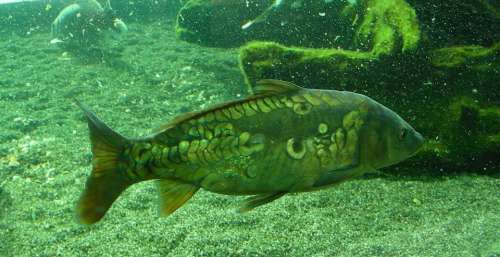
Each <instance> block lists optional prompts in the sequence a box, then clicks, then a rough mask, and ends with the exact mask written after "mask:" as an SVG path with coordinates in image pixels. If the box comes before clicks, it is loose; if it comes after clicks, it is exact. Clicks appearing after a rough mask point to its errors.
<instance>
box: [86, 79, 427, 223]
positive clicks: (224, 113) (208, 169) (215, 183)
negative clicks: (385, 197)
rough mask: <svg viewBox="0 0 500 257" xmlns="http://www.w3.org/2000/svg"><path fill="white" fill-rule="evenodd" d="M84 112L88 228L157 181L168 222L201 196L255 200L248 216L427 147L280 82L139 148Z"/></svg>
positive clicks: (370, 117)
mask: <svg viewBox="0 0 500 257" xmlns="http://www.w3.org/2000/svg"><path fill="white" fill-rule="evenodd" d="M81 107H82V109H84V112H85V114H86V116H87V119H88V123H89V128H90V137H91V141H92V151H93V155H94V161H93V171H92V174H91V176H90V177H89V179H88V181H87V187H86V189H85V191H84V193H83V194H82V197H81V199H80V202H79V204H78V208H77V211H78V214H79V216H80V218H81V220H82V221H83V222H84V223H94V222H96V221H98V220H99V219H100V218H101V217H102V216H103V215H104V213H105V212H106V210H107V209H108V208H109V207H110V205H111V204H112V202H113V201H114V200H115V199H116V198H117V197H118V196H119V194H120V193H121V192H122V191H123V190H125V189H126V188H127V187H128V186H129V185H132V184H134V183H137V182H140V181H144V180H151V179H156V180H158V181H159V185H160V186H159V189H160V196H161V203H162V206H161V209H160V210H161V212H162V213H164V214H170V213H172V212H173V211H175V210H176V209H177V208H179V207H180V206H181V205H182V204H184V203H185V202H186V201H187V200H189V198H190V197H191V196H192V195H193V194H194V193H196V191H197V190H198V189H199V188H203V189H205V190H208V191H212V192H216V193H221V194H228V195H256V196H254V197H250V198H249V199H248V200H247V201H246V202H245V204H244V205H243V207H242V208H241V210H242V211H248V210H251V209H253V208H255V207H257V206H260V205H262V204H265V203H268V202H271V201H273V200H275V199H277V198H279V197H281V196H283V195H285V194H286V193H290V192H305V191H312V190H318V189H321V188H325V187H328V186H332V185H335V184H337V183H339V182H342V181H345V180H347V179H350V178H353V177H356V176H358V175H360V174H363V173H364V172H367V171H372V170H374V169H378V168H381V167H385V166H388V165H391V164H393V163H396V162H399V161H402V160H404V159H406V158H408V157H409V156H411V155H413V154H414V153H415V152H416V151H417V150H418V149H419V148H420V146H421V145H422V142H423V139H422V136H421V135H420V134H419V133H418V132H416V131H415V130H414V129H413V128H412V127H411V126H410V125H409V124H407V123H406V122H405V121H403V120H402V119H401V118H400V117H399V116H398V115H397V114H395V113H394V112H392V111H391V110H389V109H388V108H386V107H384V106H383V105H381V104H379V103H377V102H375V101H374V100H372V99H371V98H369V97H367V96H364V95H360V94H356V93H352V92H346V91H336V90H314V89H304V88H301V87H298V86H296V85H293V84H291V83H288V82H283V81H277V80H264V81H261V82H259V85H258V86H257V87H256V90H255V94H253V95H252V96H250V97H248V98H247V99H243V100H237V101H232V102H228V103H224V104H222V105H219V106H215V107H212V108H209V109H207V110H203V111H199V112H193V113H188V114H185V115H182V116H180V117H178V118H177V119H174V120H173V121H171V122H169V123H167V124H166V125H164V126H162V127H161V128H160V129H158V130H157V132H156V133H154V134H153V135H150V136H148V137H145V138H140V139H126V138H125V137H123V136H121V135H119V134H118V133H116V132H114V131H113V130H111V129H110V128H109V127H107V126H106V125H105V124H104V123H102V122H101V121H100V120H99V119H98V118H97V117H96V116H95V115H94V114H93V113H91V112H90V111H89V110H88V109H87V108H86V107H84V106H83V105H81ZM110 184H111V186H110Z"/></svg>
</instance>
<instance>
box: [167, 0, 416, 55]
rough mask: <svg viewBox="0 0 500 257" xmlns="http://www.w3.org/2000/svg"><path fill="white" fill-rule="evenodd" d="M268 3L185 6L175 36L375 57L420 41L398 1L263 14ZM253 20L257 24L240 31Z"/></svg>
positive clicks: (320, 4) (324, 4)
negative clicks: (339, 49)
mask: <svg viewBox="0 0 500 257" xmlns="http://www.w3.org/2000/svg"><path fill="white" fill-rule="evenodd" d="M273 3H274V5H276V3H275V2H273V1H270V0H267V1H264V0H253V1H233V2H230V1H210V0H191V1H187V3H186V4H185V5H184V7H183V8H182V9H181V11H180V12H179V15H178V20H177V34H178V36H179V38H181V39H183V40H186V41H189V42H193V43H198V44H201V45H206V46H217V47H234V46H239V45H242V44H243V43H245V42H248V41H251V40H270V41H275V42H278V43H284V44H287V45H296V46H303V47H322V48H324V47H328V48H333V47H342V48H346V49H351V50H356V49H359V48H360V49H363V50H366V51H372V52H373V53H374V54H375V55H380V54H389V53H391V52H393V51H395V50H396V48H397V47H399V45H400V46H401V49H400V51H410V50H414V49H415V48H416V47H417V45H418V42H419V40H420V30H419V24H418V20H417V18H416V14H415V11H414V9H413V8H412V7H411V6H410V5H409V4H408V3H406V1H404V0H383V1H379V0H364V1H361V0H360V1H315V0H296V1H287V0H284V1H281V2H280V3H279V8H278V7H276V8H274V9H275V10H274V11H273V12H272V13H265V12H269V10H270V9H269V8H268V7H269V6H271V5H272V4H273ZM266 8H267V9H266ZM264 13H265V14H266V15H263V14H264ZM261 17H265V18H261ZM255 20H259V22H258V23H255V24H253V25H252V26H251V27H249V28H246V26H247V25H248V24H250V23H249V21H250V22H251V21H255ZM398 51H399V50H398Z"/></svg>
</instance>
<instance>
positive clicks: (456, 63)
mask: <svg viewBox="0 0 500 257" xmlns="http://www.w3.org/2000/svg"><path fill="white" fill-rule="evenodd" d="M431 55H432V65H434V66H436V67H444V68H458V67H464V66H467V67H471V68H475V69H481V70H484V69H485V68H489V69H492V68H495V67H497V68H498V66H499V64H498V62H495V60H496V59H497V58H498V57H499V56H500V43H496V44H495V45H493V46H492V47H483V46H477V45H470V46H454V47H447V48H441V49H437V50H434V51H433V52H432V54H431ZM485 64H487V65H485ZM489 64H494V67H492V66H491V65H489Z"/></svg>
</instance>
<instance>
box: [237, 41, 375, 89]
mask: <svg viewBox="0 0 500 257" xmlns="http://www.w3.org/2000/svg"><path fill="white" fill-rule="evenodd" d="M239 59H240V68H241V70H242V71H243V73H244V76H245V81H246V82H247V83H248V84H249V85H252V84H254V83H255V82H256V80H258V79H262V78H280V77H282V78H285V77H286V78H289V77H290V76H293V73H294V71H297V72H298V71H300V70H304V69H305V70H315V71H319V72H320V73H323V72H324V73H325V74H324V77H325V78H326V77H327V75H328V76H337V77H338V78H344V79H345V80H349V79H350V78H349V77H345V76H342V75H345V74H346V73H348V72H350V71H353V70H359V71H363V70H364V68H363V67H368V66H369V63H370V62H371V61H373V60H374V59H375V58H374V56H373V55H372V54H371V53H369V52H356V51H349V50H342V49H311V48H301V47H286V46H283V45H280V44H277V43H273V42H259V41H255V42H251V43H249V44H247V45H245V46H244V47H242V48H241V49H240V58H239ZM326 72H328V74H326ZM290 73H292V74H290ZM284 74H287V75H284ZM301 75H306V74H301ZM351 75H352V77H355V76H356V72H353V73H351ZM316 87H320V86H319V85H317V86H316Z"/></svg>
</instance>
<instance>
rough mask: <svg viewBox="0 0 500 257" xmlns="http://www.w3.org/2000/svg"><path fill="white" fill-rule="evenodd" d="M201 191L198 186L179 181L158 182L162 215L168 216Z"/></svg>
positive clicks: (163, 180) (165, 180)
mask: <svg viewBox="0 0 500 257" xmlns="http://www.w3.org/2000/svg"><path fill="white" fill-rule="evenodd" d="M198 189H200V188H199V187H197V186H194V185H191V184H186V183H182V182H180V181H178V180H168V179H162V180H159V181H158V191H159V194H160V214H161V215H164V216H167V215H170V214H172V213H173V212H174V211H175V210H177V209H179V207H181V206H182V205H183V204H184V203H186V202H187V200H189V199H191V197H192V196H193V195H194V194H195V193H196V191H198Z"/></svg>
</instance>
